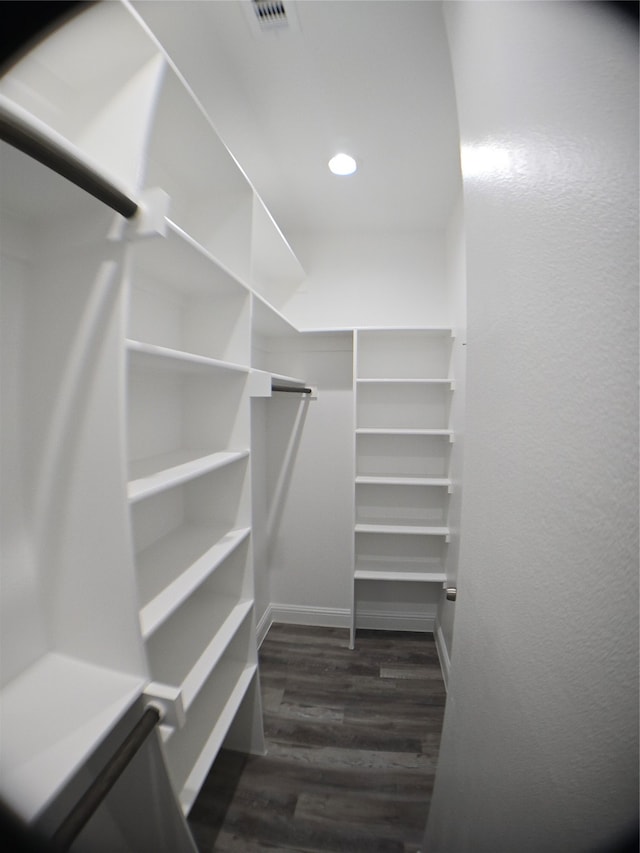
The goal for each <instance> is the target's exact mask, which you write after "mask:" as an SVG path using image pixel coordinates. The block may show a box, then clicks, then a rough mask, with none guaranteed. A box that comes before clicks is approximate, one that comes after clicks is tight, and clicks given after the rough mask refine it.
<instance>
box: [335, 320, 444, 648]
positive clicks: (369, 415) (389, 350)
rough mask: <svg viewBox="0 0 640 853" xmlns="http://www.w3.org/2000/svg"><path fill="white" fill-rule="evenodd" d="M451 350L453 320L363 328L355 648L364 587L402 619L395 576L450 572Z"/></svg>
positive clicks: (358, 374) (358, 349) (358, 336)
mask: <svg viewBox="0 0 640 853" xmlns="http://www.w3.org/2000/svg"><path fill="white" fill-rule="evenodd" d="M450 359H451V330H443V329H357V330H356V331H355V342H354V388H355V394H354V407H355V412H354V420H355V450H354V459H355V477H354V574H353V602H352V620H351V638H350V641H351V642H350V644H351V647H352V648H353V646H354V643H355V636H356V629H357V626H358V603H359V601H360V602H362V600H363V599H365V596H366V600H368V601H369V602H371V601H375V600H378V601H379V609H380V610H381V611H382V610H384V607H385V603H386V602H391V601H393V602H395V609H394V610H392V615H396V616H397V617H399V619H400V620H401V619H402V609H401V605H400V607H399V606H398V604H397V602H398V601H400V602H401V601H402V600H403V599H402V597H401V596H397V595H396V594H395V593H394V592H391V591H390V590H389V587H388V586H387V585H389V584H404V585H407V584H411V585H415V584H435V585H437V584H441V583H442V582H443V581H444V580H445V579H446V575H445V571H444V557H445V548H446V544H447V542H448V538H449V528H448V526H447V509H448V496H449V493H450V491H451V480H450V478H449V476H448V473H449V472H448V458H449V449H450V443H451V441H452V440H453V436H452V433H451V430H450V428H449V411H450V406H451V393H452V391H453V379H452V377H451V375H450ZM367 590H368V592H367ZM385 590H386V591H385ZM405 594H406V595H407V598H406V600H407V601H411V600H412V598H411V596H412V593H411V592H410V591H407V592H406V593H405ZM414 595H415V593H414ZM425 612H428V608H427V611H425ZM434 615H435V612H434Z"/></svg>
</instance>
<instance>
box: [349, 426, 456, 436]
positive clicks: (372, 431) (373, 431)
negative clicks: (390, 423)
mask: <svg viewBox="0 0 640 853" xmlns="http://www.w3.org/2000/svg"><path fill="white" fill-rule="evenodd" d="M356 435H445V436H449V438H451V437H452V436H453V430H450V429H387V428H379V427H358V428H357V429H356Z"/></svg>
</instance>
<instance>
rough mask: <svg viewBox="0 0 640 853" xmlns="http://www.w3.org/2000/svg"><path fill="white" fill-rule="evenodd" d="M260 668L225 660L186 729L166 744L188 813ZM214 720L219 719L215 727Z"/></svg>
mask: <svg viewBox="0 0 640 853" xmlns="http://www.w3.org/2000/svg"><path fill="white" fill-rule="evenodd" d="M257 669H258V667H257V664H241V663H237V662H234V661H228V662H223V663H222V664H221V666H220V667H219V669H218V670H217V671H216V677H215V679H213V680H212V681H211V682H210V683H209V684H208V685H207V687H206V688H205V690H204V691H203V693H202V695H201V696H200V697H199V699H198V702H196V703H195V704H194V706H193V709H192V712H191V714H190V715H189V719H188V721H187V725H186V726H185V728H184V729H181V730H180V731H179V732H175V733H174V734H173V736H172V737H171V738H170V739H169V740H168V742H167V743H166V744H165V749H166V752H167V758H168V764H169V771H170V774H171V777H172V779H173V782H174V784H175V786H176V790H177V791H178V792H179V794H178V796H179V800H180V805H181V807H182V811H183V813H184V814H185V815H186V814H188V813H189V811H190V809H191V806H192V805H193V803H194V802H195V799H196V797H197V796H198V792H199V791H200V788H201V786H202V783H203V781H204V779H205V777H206V775H207V773H208V772H209V769H210V767H211V765H212V764H213V762H214V760H215V757H216V755H217V754H218V752H219V750H220V747H221V746H222V743H223V741H224V739H225V737H226V735H227V732H228V731H229V727H230V726H231V723H232V722H233V719H234V717H235V715H236V713H237V711H238V709H239V707H240V704H241V703H242V700H243V699H244V697H245V694H246V692H247V690H248V689H249V686H250V684H251V681H252V679H253V678H254V676H255V674H256V672H257ZM221 681H223V682H225V683H226V686H227V689H224V688H223V686H222V685H221V684H220V682H221ZM212 720H215V721H216V722H215V725H214V726H213V728H212V727H211V722H212Z"/></svg>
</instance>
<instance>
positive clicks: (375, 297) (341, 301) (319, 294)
mask: <svg viewBox="0 0 640 853" xmlns="http://www.w3.org/2000/svg"><path fill="white" fill-rule="evenodd" d="M290 240H291V243H292V246H293V249H294V251H295V252H296V254H297V256H298V257H299V259H300V262H301V263H302V265H303V267H304V269H305V272H306V273H307V279H306V281H305V283H304V284H303V285H302V287H301V288H300V289H299V290H298V292H297V293H296V294H295V295H294V296H293V297H292V298H291V299H290V300H289V301H288V303H287V304H286V305H285V306H284V307H283V309H282V310H283V313H285V314H286V316H287V318H288V319H289V320H290V321H291V322H292V323H294V324H295V325H296V326H298V327H299V328H302V329H309V328H311V329H314V328H316V329H317V328H319V329H323V328H331V327H349V326H376V325H386V326H393V325H398V326H403V325H404V326H411V325H413V326H415V325H425V326H446V325H448V324H449V322H450V319H449V302H448V290H447V281H446V274H445V252H444V234H443V233H440V232H433V233H426V234H425V233H415V232H411V233H393V234H379V233H366V234H358V233H354V234H347V235H345V234H314V235H312V236H309V235H304V234H297V235H290Z"/></svg>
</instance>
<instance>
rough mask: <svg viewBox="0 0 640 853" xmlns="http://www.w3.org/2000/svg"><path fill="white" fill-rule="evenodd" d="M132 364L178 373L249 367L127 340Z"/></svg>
mask: <svg viewBox="0 0 640 853" xmlns="http://www.w3.org/2000/svg"><path fill="white" fill-rule="evenodd" d="M127 353H128V355H129V361H130V365H131V366H132V367H135V368H138V369H145V370H171V371H174V372H177V373H194V372H202V371H205V372H210V371H212V370H218V371H224V372H231V373H248V372H249V368H248V367H245V366H244V365H242V364H233V363H231V362H228V361H222V360H220V359H217V358H208V357H207V356H203V355H195V354H194V353H190V352H182V351H181V350H175V349H171V348H169V347H162V346H156V345H155V344H144V343H141V342H140V341H132V340H127Z"/></svg>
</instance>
